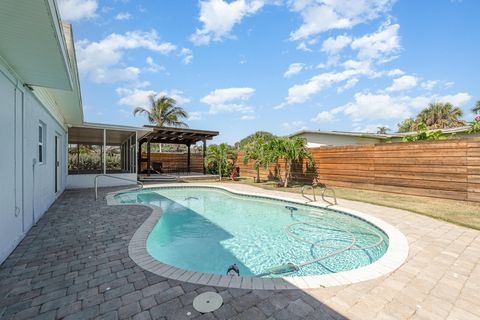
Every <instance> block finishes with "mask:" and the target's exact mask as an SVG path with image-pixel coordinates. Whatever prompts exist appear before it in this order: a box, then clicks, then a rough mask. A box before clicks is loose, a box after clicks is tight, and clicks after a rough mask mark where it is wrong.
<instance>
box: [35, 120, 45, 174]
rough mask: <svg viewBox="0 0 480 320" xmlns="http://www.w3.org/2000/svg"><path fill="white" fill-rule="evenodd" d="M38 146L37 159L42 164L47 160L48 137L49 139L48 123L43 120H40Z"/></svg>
mask: <svg viewBox="0 0 480 320" xmlns="http://www.w3.org/2000/svg"><path fill="white" fill-rule="evenodd" d="M38 130H39V131H38V147H37V160H38V164H39V165H42V164H45V163H46V162H47V159H46V158H45V157H46V155H47V152H46V144H47V143H46V139H47V134H46V131H47V125H46V124H45V123H44V122H43V121H39V122H38Z"/></svg>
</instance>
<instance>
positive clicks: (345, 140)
mask: <svg viewBox="0 0 480 320" xmlns="http://www.w3.org/2000/svg"><path fill="white" fill-rule="evenodd" d="M298 136H299V137H302V138H305V139H306V140H307V144H308V147H320V146H348V145H353V144H372V143H380V140H379V139H372V138H364V137H353V136H342V135H330V134H325V133H302V134H300V135H298Z"/></svg>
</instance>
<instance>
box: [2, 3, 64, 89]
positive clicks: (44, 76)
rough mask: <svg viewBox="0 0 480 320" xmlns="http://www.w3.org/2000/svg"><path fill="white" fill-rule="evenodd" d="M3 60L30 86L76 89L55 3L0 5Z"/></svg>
mask: <svg viewBox="0 0 480 320" xmlns="http://www.w3.org/2000/svg"><path fill="white" fill-rule="evenodd" d="M0 56H2V57H3V60H6V61H5V63H6V64H7V66H8V67H9V68H10V69H11V71H13V73H14V74H16V75H18V76H19V78H20V79H22V81H23V82H24V83H26V84H28V85H31V86H39V87H47V88H55V89H61V90H72V89H73V88H74V84H73V79H72V77H73V75H72V74H71V70H70V66H69V65H68V64H69V58H68V52H67V48H66V45H65V39H64V35H63V30H62V25H61V21H60V18H59V13H58V9H57V6H56V3H55V1H54V0H35V1H18V0H2V1H0Z"/></svg>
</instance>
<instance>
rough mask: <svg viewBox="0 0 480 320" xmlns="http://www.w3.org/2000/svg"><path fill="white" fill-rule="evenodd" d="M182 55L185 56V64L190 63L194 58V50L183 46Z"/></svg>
mask: <svg viewBox="0 0 480 320" xmlns="http://www.w3.org/2000/svg"><path fill="white" fill-rule="evenodd" d="M180 56H181V57H183V59H182V63H183V64H190V63H191V62H192V60H193V52H192V50H190V49H188V48H182V50H180Z"/></svg>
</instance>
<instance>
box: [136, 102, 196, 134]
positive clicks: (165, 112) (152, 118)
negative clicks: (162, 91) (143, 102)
mask: <svg viewBox="0 0 480 320" xmlns="http://www.w3.org/2000/svg"><path fill="white" fill-rule="evenodd" d="M149 99H150V110H148V109H145V108H142V107H136V108H135V110H133V115H134V116H136V115H137V113H144V114H146V115H147V117H148V121H149V122H150V123H152V124H155V125H157V126H159V127H163V126H165V125H167V126H172V127H188V125H187V124H186V123H185V122H183V121H181V119H183V118H187V117H188V113H187V112H186V111H185V110H184V109H183V108H182V107H179V106H177V102H176V101H175V99H173V98H170V97H168V96H161V97H159V98H155V96H154V95H151V96H150V97H149Z"/></svg>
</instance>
